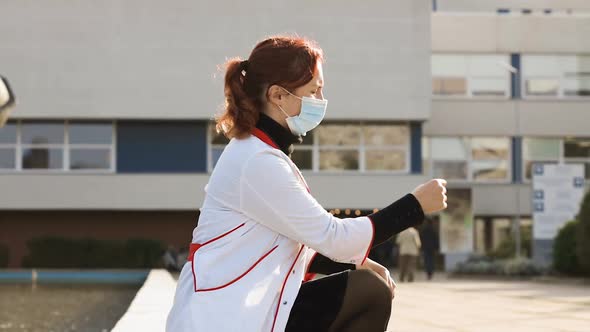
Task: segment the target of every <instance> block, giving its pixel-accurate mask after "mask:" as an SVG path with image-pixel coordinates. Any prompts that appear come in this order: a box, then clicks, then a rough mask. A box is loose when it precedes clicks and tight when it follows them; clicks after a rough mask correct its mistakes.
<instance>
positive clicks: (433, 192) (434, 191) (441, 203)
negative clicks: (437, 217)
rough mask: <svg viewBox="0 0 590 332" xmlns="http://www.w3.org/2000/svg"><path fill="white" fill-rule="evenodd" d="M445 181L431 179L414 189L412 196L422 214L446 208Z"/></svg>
mask: <svg viewBox="0 0 590 332" xmlns="http://www.w3.org/2000/svg"><path fill="white" fill-rule="evenodd" d="M446 185H447V181H446V180H445V179H432V180H430V181H428V182H426V183H423V184H421V185H419V186H418V187H416V189H414V191H412V194H413V195H414V196H416V198H417V199H418V202H420V205H421V206H422V210H423V211H424V213H425V214H426V213H433V212H436V211H440V210H443V209H446V208H447V188H446Z"/></svg>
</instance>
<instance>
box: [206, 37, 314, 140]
mask: <svg viewBox="0 0 590 332" xmlns="http://www.w3.org/2000/svg"><path fill="white" fill-rule="evenodd" d="M318 61H320V62H321V61H323V51H322V50H321V48H319V46H317V44H316V43H315V42H314V41H312V40H309V39H306V38H300V37H286V36H275V37H270V38H268V39H265V40H263V41H261V42H259V43H258V44H257V45H256V47H254V49H253V50H252V53H250V57H249V58H248V60H247V65H245V66H243V65H242V60H241V59H240V58H233V59H230V60H229V61H227V62H226V63H225V68H226V72H225V110H224V112H223V113H222V114H221V115H220V116H219V117H217V118H216V126H215V127H216V129H217V132H223V133H224V135H225V136H226V137H227V138H229V139H231V138H232V137H236V138H245V137H246V136H248V135H249V134H250V133H251V131H252V128H254V126H256V122H257V121H258V118H259V116H260V112H261V111H262V108H263V107H264V105H265V102H266V98H267V91H268V88H269V87H270V86H271V85H274V84H277V85H280V86H282V87H284V88H285V89H287V90H293V89H295V88H298V87H300V86H303V85H305V84H307V83H308V82H309V81H311V80H312V78H313V75H314V74H315V71H316V67H317V63H318Z"/></svg>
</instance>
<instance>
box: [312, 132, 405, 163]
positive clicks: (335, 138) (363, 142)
mask: <svg viewBox="0 0 590 332" xmlns="http://www.w3.org/2000/svg"><path fill="white" fill-rule="evenodd" d="M315 131H316V136H317V139H316V144H317V151H318V156H319V157H318V160H319V163H318V165H317V169H314V170H317V171H347V170H350V171H361V172H405V173H407V172H408V169H409V166H410V165H409V145H410V128H409V126H408V125H406V124H378V123H370V122H367V123H362V124H360V125H359V124H358V123H352V124H325V125H320V126H319V127H318V128H317V129H316V130H315Z"/></svg>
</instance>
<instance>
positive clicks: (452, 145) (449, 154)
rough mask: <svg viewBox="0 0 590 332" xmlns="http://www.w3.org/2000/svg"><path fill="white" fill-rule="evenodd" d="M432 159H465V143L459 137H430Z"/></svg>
mask: <svg viewBox="0 0 590 332" xmlns="http://www.w3.org/2000/svg"><path fill="white" fill-rule="evenodd" d="M431 148H432V151H431V153H432V159H443V160H461V161H464V160H467V144H466V141H465V140H464V139H463V138H461V137H433V138H431Z"/></svg>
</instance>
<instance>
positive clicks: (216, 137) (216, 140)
mask: <svg viewBox="0 0 590 332" xmlns="http://www.w3.org/2000/svg"><path fill="white" fill-rule="evenodd" d="M209 132H210V133H211V134H210V135H211V144H220V145H226V144H227V143H229V139H227V137H225V135H223V133H217V132H216V131H215V125H211V126H209Z"/></svg>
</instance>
